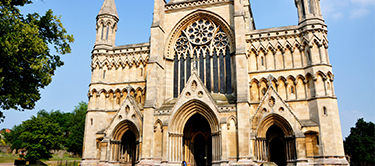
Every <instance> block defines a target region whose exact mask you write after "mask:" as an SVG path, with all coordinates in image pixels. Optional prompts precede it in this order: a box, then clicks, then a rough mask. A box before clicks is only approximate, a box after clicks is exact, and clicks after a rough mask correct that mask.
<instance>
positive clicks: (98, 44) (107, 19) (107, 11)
mask: <svg viewBox="0 0 375 166" xmlns="http://www.w3.org/2000/svg"><path fill="white" fill-rule="evenodd" d="M118 21H119V18H118V14H117V9H116V4H115V1H114V0H105V1H104V3H103V5H102V8H101V9H100V11H99V14H98V16H97V17H96V41H95V46H94V48H95V49H96V48H111V47H114V46H115V39H116V31H117V23H118Z"/></svg>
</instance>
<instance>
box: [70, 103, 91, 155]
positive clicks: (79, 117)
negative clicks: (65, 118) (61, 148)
mask: <svg viewBox="0 0 375 166" xmlns="http://www.w3.org/2000/svg"><path fill="white" fill-rule="evenodd" d="M86 111H87V103H85V102H83V101H81V102H80V103H79V105H78V106H76V107H75V109H74V112H73V113H72V114H71V119H70V121H69V126H70V128H69V131H70V134H69V136H68V139H67V141H66V147H67V148H68V151H69V152H73V153H75V154H77V155H79V156H82V148H83V136H84V132H85V119H86Z"/></svg>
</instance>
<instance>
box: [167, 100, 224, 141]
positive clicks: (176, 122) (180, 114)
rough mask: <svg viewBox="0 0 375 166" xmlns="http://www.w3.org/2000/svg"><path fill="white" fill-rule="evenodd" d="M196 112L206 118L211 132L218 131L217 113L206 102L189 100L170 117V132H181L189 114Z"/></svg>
mask: <svg viewBox="0 0 375 166" xmlns="http://www.w3.org/2000/svg"><path fill="white" fill-rule="evenodd" d="M197 113H198V114H200V115H202V116H203V117H204V118H206V120H207V121H208V124H209V125H210V128H211V132H213V133H214V132H219V127H220V126H219V120H218V119H217V115H216V114H215V113H214V111H212V109H211V108H210V107H209V106H208V105H207V104H205V103H204V102H202V101H199V100H191V101H189V102H187V103H185V104H184V105H183V106H181V107H180V108H179V109H178V111H177V112H176V113H175V114H174V116H173V118H172V121H171V124H170V132H173V133H180V134H182V133H183V130H184V126H185V124H186V122H187V121H188V120H189V119H190V117H191V116H193V115H194V114H197Z"/></svg>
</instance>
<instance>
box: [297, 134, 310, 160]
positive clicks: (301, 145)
mask: <svg viewBox="0 0 375 166" xmlns="http://www.w3.org/2000/svg"><path fill="white" fill-rule="evenodd" d="M296 147H297V148H296V149H297V166H305V165H306V166H308V163H307V158H306V141H305V137H297V138H296Z"/></svg>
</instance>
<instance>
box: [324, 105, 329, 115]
mask: <svg viewBox="0 0 375 166" xmlns="http://www.w3.org/2000/svg"><path fill="white" fill-rule="evenodd" d="M323 115H324V116H328V113H327V108H326V107H323Z"/></svg>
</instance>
